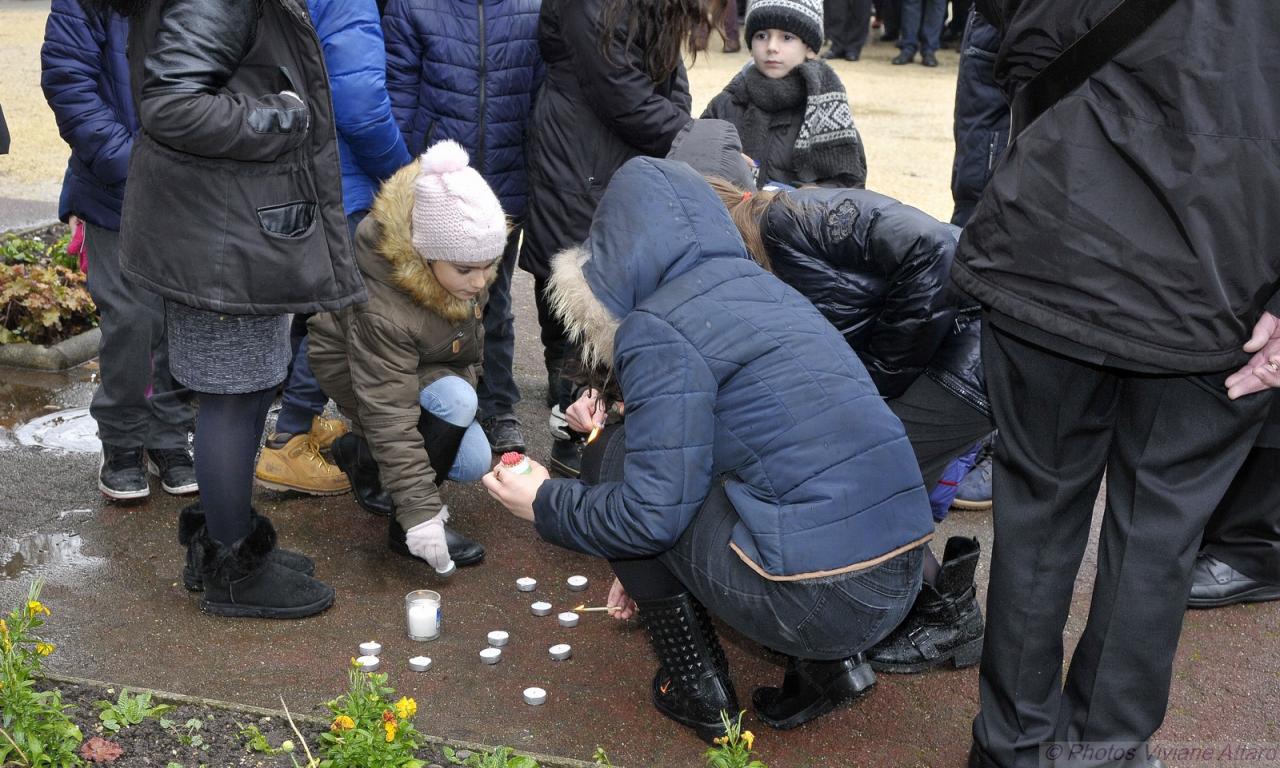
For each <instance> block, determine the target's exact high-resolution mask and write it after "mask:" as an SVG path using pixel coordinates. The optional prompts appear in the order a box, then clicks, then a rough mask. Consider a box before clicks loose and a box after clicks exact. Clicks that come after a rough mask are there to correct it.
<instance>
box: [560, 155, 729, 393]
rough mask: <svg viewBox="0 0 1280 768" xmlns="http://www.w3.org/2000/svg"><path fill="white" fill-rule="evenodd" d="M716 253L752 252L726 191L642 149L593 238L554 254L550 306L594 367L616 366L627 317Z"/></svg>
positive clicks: (603, 205) (608, 200) (612, 193)
mask: <svg viewBox="0 0 1280 768" xmlns="http://www.w3.org/2000/svg"><path fill="white" fill-rule="evenodd" d="M712 258H748V256H747V251H746V246H744V245H743V244H742V238H741V236H740V235H739V234H738V229H737V227H735V226H734V224H733V221H732V220H730V218H729V213H728V211H727V210H726V209H725V207H724V204H723V203H722V202H720V198H719V197H717V196H716V193H715V192H714V191H713V190H712V189H711V187H710V186H709V185H708V184H707V183H706V181H705V180H703V178H702V177H701V176H699V175H698V174H697V173H696V172H695V171H694V170H693V169H692V168H690V167H689V166H688V165H686V164H685V163H681V162H676V161H672V160H658V159H653V158H649V157H637V158H634V159H632V160H630V161H628V162H627V163H626V164H625V165H623V166H622V168H621V169H620V170H619V171H618V172H617V173H616V174H615V175H614V177H613V179H612V180H611V181H610V182H609V187H608V188H607V189H606V190H605V193H604V196H603V197H602V198H601V199H600V205H599V206H598V207H597V208H596V213H595V216H594V217H593V219H592V221H591V231H590V233H589V234H588V235H587V241H586V242H585V243H583V244H582V245H580V246H577V247H574V248H569V249H566V250H564V251H561V252H560V253H558V254H556V256H555V258H554V259H553V261H552V266H551V281H550V283H549V286H548V291H549V295H550V296H549V297H550V300H551V307H552V310H553V311H554V312H555V313H556V315H557V316H558V317H559V318H560V320H561V321H562V322H563V323H564V325H565V328H566V330H567V331H568V333H569V338H570V340H572V341H573V342H574V343H575V344H577V345H578V347H579V349H580V350H581V355H582V357H583V363H584V364H585V365H586V366H587V367H588V368H595V367H612V365H613V339H614V334H615V333H617V330H618V326H619V324H620V323H621V322H622V319H623V318H625V317H626V316H627V315H628V314H629V313H630V312H631V311H632V310H633V309H635V308H636V307H638V306H639V305H640V304H641V303H643V302H644V301H645V299H647V298H649V297H650V296H651V295H653V293H654V292H655V291H657V290H658V288H659V287H661V286H662V285H664V284H666V283H668V282H670V281H672V280H674V279H676V278H678V277H680V276H682V275H684V274H685V273H687V272H688V271H689V270H691V269H693V268H694V267H695V266H697V265H698V264H700V263H702V262H703V261H705V260H706V259H712Z"/></svg>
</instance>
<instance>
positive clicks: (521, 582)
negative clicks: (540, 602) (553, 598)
mask: <svg viewBox="0 0 1280 768" xmlns="http://www.w3.org/2000/svg"><path fill="white" fill-rule="evenodd" d="M537 588H538V580H537V579H531V578H529V577H528V576H521V577H520V578H518V579H516V589H518V590H520V591H521V592H532V591H533V590H535V589H537Z"/></svg>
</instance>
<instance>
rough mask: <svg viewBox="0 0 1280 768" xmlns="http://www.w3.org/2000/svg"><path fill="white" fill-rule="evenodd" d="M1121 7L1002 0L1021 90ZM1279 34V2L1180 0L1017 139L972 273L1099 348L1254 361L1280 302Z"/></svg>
mask: <svg viewBox="0 0 1280 768" xmlns="http://www.w3.org/2000/svg"><path fill="white" fill-rule="evenodd" d="M1115 4H1116V3H1115V0H1082V1H1081V2H1075V3H1031V2H1022V1H1021V0H1005V2H1003V3H1000V4H993V3H990V2H989V3H987V5H986V7H987V8H988V9H994V10H995V11H996V12H998V13H999V14H1000V16H999V17H997V18H994V19H993V21H998V22H1001V23H1002V24H1003V27H1004V42H1003V43H1002V45H1001V48H1000V55H999V58H998V60H997V62H996V76H997V78H999V79H1000V80H1001V81H1002V85H1003V86H1004V87H1005V90H1006V92H1008V93H1013V92H1016V90H1017V89H1018V88H1019V87H1021V86H1022V85H1023V84H1025V83H1026V82H1027V81H1028V79H1029V78H1031V77H1032V76H1033V75H1034V74H1035V73H1036V72H1038V71H1039V70H1040V69H1042V68H1043V67H1044V66H1045V65H1046V64H1047V62H1049V61H1050V60H1052V59H1053V57H1054V56H1055V55H1056V54H1057V53H1058V52H1059V51H1061V50H1062V49H1063V48H1064V47H1066V46H1068V45H1070V44H1071V43H1073V42H1074V41H1075V40H1076V39H1078V38H1079V37H1080V36H1081V35H1082V34H1083V33H1084V31H1085V30H1086V29H1088V28H1089V27H1090V26H1091V25H1093V24H1096V23H1097V22H1098V20H1099V19H1100V18H1101V17H1102V16H1103V15H1104V14H1106V13H1107V12H1109V11H1110V10H1111V9H1112V8H1113V7H1114V6H1115ZM1277 46H1280V3H1276V2H1274V0H1220V2H1214V3H1195V2H1190V3H1174V5H1173V7H1172V8H1171V9H1170V10H1169V11H1168V12H1166V13H1165V14H1164V15H1163V16H1162V17H1161V18H1160V19H1159V20H1158V21H1156V22H1155V24H1154V25H1153V26H1152V27H1151V28H1150V29H1148V30H1146V31H1145V32H1144V33H1143V34H1142V35H1141V36H1140V37H1139V38H1138V39H1136V40H1135V41H1133V42H1132V43H1131V44H1130V45H1129V46H1128V47H1127V48H1126V49H1125V50H1124V51H1123V52H1121V53H1120V54H1119V55H1118V56H1116V57H1115V59H1114V60H1113V61H1111V62H1109V63H1107V64H1105V65H1103V66H1102V68H1100V69H1099V70H1097V72H1095V73H1094V74H1093V76H1092V77H1091V78H1090V79H1089V80H1088V81H1087V82H1085V83H1084V84H1083V85H1081V86H1080V87H1078V88H1077V89H1076V90H1075V91H1073V92H1072V93H1070V94H1068V95H1067V97H1066V98H1065V99H1063V100H1062V101H1061V102H1059V103H1058V104H1057V105H1056V106H1055V107H1053V108H1052V109H1050V110H1048V111H1047V112H1045V113H1044V114H1043V115H1041V116H1040V117H1039V119H1037V120H1035V121H1034V122H1032V123H1031V124H1030V125H1029V126H1027V128H1026V129H1025V130H1024V131H1023V132H1022V134H1021V135H1020V136H1018V137H1017V138H1016V140H1015V141H1014V142H1013V144H1012V145H1011V146H1010V147H1009V149H1008V151H1007V153H1006V154H1005V157H1004V159H1003V160H1002V161H1001V162H1000V164H999V165H998V166H997V168H996V171H995V174H994V175H993V176H992V179H991V182H990V184H989V185H988V187H987V191H986V193H985V194H984V196H983V198H982V200H981V202H980V203H979V204H978V208H977V210H976V211H975V212H974V215H973V218H972V219H970V221H969V223H968V225H967V226H966V228H965V230H964V234H963V236H962V237H961V244H960V254H959V256H958V257H957V260H956V271H955V278H956V281H957V282H958V283H959V284H960V285H961V286H962V287H963V288H964V289H965V290H966V291H968V292H970V293H971V294H972V295H973V296H975V297H976V298H977V299H979V300H980V301H981V302H982V303H983V304H985V305H987V306H989V307H990V308H991V309H993V310H994V311H995V312H996V313H997V316H996V322H997V323H1003V322H1008V325H1007V326H1003V327H1007V328H1008V329H1009V330H1011V331H1013V332H1014V333H1021V334H1023V335H1024V336H1026V337H1029V336H1035V335H1036V334H1043V335H1044V338H1042V339H1040V340H1039V343H1051V344H1053V345H1054V347H1055V348H1056V349H1061V350H1063V351H1064V354H1069V355H1070V356H1072V357H1076V358H1077V359H1081V360H1085V361H1087V362H1097V363H1104V364H1109V365H1116V366H1120V367H1129V368H1135V369H1139V370H1155V371H1166V372H1172V373H1205V372H1212V371H1221V370H1227V369H1230V368H1234V367H1236V366H1239V365H1241V364H1243V363H1244V362H1245V360H1246V359H1247V355H1245V354H1244V353H1243V352H1242V351H1241V346H1242V345H1243V344H1244V342H1245V341H1246V340H1247V339H1248V338H1249V335H1250V333H1251V331H1252V328H1253V326H1254V324H1255V323H1256V322H1257V320H1258V318H1259V316H1260V315H1261V313H1262V311H1263V309H1264V307H1266V306H1267V305H1268V303H1269V302H1270V305H1271V307H1272V308H1273V311H1275V310H1276V309H1280V301H1277V298H1280V297H1277V290H1278V289H1280V250H1277V245H1276V244H1277V243H1280V216H1276V215H1275V211H1274V210H1273V209H1274V208H1275V204H1276V200H1278V199H1280V153H1278V152H1277V151H1276V148H1277V147H1278V146H1280V99H1278V98H1276V83H1277V82H1280V61H1278V60H1277V58H1276V56H1275V50H1276V48H1277ZM1239 62H1257V65H1256V66H1255V65H1253V64H1250V65H1249V66H1242V65H1239ZM1032 340H1033V341H1036V340H1037V339H1034V338H1033V339H1032Z"/></svg>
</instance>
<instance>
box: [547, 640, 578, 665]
mask: <svg viewBox="0 0 1280 768" xmlns="http://www.w3.org/2000/svg"><path fill="white" fill-rule="evenodd" d="M547 650H548V651H550V653H551V658H553V659H555V660H556V661H564V660H565V659H567V658H569V657H570V656H572V655H573V648H571V647H570V646H569V644H568V643H560V644H558V645H553V646H551V647H550V648H549V649H547Z"/></svg>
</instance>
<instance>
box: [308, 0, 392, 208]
mask: <svg viewBox="0 0 1280 768" xmlns="http://www.w3.org/2000/svg"><path fill="white" fill-rule="evenodd" d="M307 9H308V10H309V11H310V12H311V23H312V24H313V25H315V28H316V35H317V36H319V38H320V44H321V46H322V48H323V52H324V64H325V68H326V69H328V70H329V88H330V90H331V91H332V93H333V115H334V119H335V120H336V121H337V128H338V156H339V158H340V159H341V161H342V204H343V208H345V209H346V213H347V214H348V215H350V214H352V213H354V212H356V211H363V210H367V209H368V208H369V207H370V206H371V205H373V197H374V195H375V194H377V192H378V187H379V186H381V185H382V182H384V181H386V180H387V179H389V178H391V175H392V174H393V173H395V172H396V171H398V170H400V169H401V168H403V167H404V166H405V165H407V164H408V163H409V161H410V160H411V159H412V158H411V157H410V156H409V151H408V150H407V149H405V144H404V140H403V139H402V138H401V137H400V131H399V130H398V129H397V128H396V123H395V120H394V119H393V118H392V116H391V102H390V100H389V99H388V98H387V82H386V67H387V57H386V53H385V52H384V50H383V46H382V26H381V24H380V22H379V20H378V4H377V3H376V2H375V1H374V0H307Z"/></svg>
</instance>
